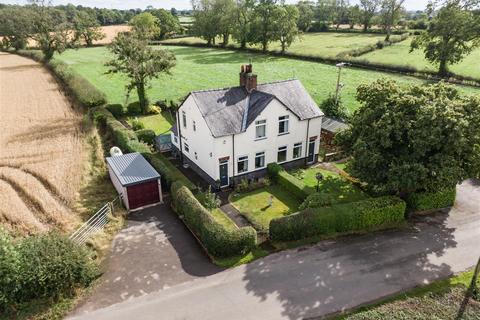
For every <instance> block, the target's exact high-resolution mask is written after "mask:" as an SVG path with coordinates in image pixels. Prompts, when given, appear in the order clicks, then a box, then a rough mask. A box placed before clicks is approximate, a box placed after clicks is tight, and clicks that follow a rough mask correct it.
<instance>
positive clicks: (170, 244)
mask: <svg viewBox="0 0 480 320" xmlns="http://www.w3.org/2000/svg"><path fill="white" fill-rule="evenodd" d="M221 270H222V269H220V268H219V267H216V266H215V265H213V264H212V263H211V262H210V260H209V259H208V258H207V256H206V255H205V254H204V252H203V251H202V249H201V247H200V246H199V245H198V243H197V242H196V240H195V239H194V238H193V236H192V235H191V233H190V232H189V231H188V230H187V229H186V228H185V226H184V224H183V223H182V221H180V219H178V217H177V216H176V215H175V213H173V212H172V211H171V209H170V207H168V205H160V206H155V207H151V208H148V209H145V210H142V211H139V212H135V213H131V214H130V215H129V217H128V221H127V226H126V227H125V228H124V229H123V230H122V231H121V232H120V233H119V234H118V235H117V236H116V237H115V239H114V241H113V244H112V249H111V253H110V255H109V257H108V258H107V265H106V270H105V273H104V274H103V276H102V278H101V283H100V284H99V285H98V287H96V288H95V289H94V292H93V293H92V295H91V296H90V297H88V299H87V300H86V301H84V302H83V303H82V304H80V305H79V306H78V307H77V309H76V310H75V311H74V314H77V315H78V314H82V313H85V312H90V311H93V310H96V309H99V308H103V307H106V306H109V305H112V304H114V303H118V302H122V301H125V300H128V299H131V298H133V297H138V296H142V295H145V294H147V293H150V292H154V291H158V290H162V289H166V288H169V287H171V286H174V285H178V284H180V283H183V282H187V281H191V280H193V279H196V278H201V277H205V276H208V275H212V274H214V273H217V272H219V271H221Z"/></svg>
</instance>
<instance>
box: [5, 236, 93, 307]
mask: <svg viewBox="0 0 480 320" xmlns="http://www.w3.org/2000/svg"><path fill="white" fill-rule="evenodd" d="M0 256H1V257H2V258H1V259H0V284H1V285H0V310H7V308H15V304H18V303H21V302H27V301H30V300H33V299H37V298H54V299H55V298H58V297H61V296H70V295H72V294H73V293H74V290H75V289H76V288H78V287H85V286H87V285H88V284H89V283H90V282H91V281H92V280H93V279H94V278H95V277H96V276H98V269H97V266H96V265H95V264H94V263H93V262H92V261H91V260H90V259H89V257H88V253H87V251H86V249H85V248H84V247H81V246H78V245H76V244H75V243H73V242H72V241H71V240H70V239H68V238H67V237H65V236H63V235H60V234H57V233H47V234H41V235H34V236H30V237H27V238H24V239H21V240H19V241H17V242H14V241H13V240H12V239H11V238H10V237H9V236H8V234H6V232H5V231H3V230H2V229H1V228H0Z"/></svg>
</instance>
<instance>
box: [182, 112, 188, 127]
mask: <svg viewBox="0 0 480 320" xmlns="http://www.w3.org/2000/svg"><path fill="white" fill-rule="evenodd" d="M182 122H183V127H184V128H186V127H187V114H186V113H185V111H182Z"/></svg>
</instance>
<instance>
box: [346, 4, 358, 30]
mask: <svg viewBox="0 0 480 320" xmlns="http://www.w3.org/2000/svg"><path fill="white" fill-rule="evenodd" d="M347 15H348V23H349V24H350V29H354V28H355V25H356V24H357V23H358V22H359V21H360V17H361V13H360V7H359V6H358V5H356V6H351V7H349V8H348V12H347Z"/></svg>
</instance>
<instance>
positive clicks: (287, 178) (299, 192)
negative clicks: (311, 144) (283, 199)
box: [267, 163, 315, 200]
mask: <svg viewBox="0 0 480 320" xmlns="http://www.w3.org/2000/svg"><path fill="white" fill-rule="evenodd" d="M267 172H268V174H269V175H270V177H271V178H272V179H273V180H274V181H275V182H276V183H278V184H279V185H280V186H282V187H283V188H284V189H285V190H287V191H288V192H290V193H291V194H292V195H293V196H295V197H296V198H298V199H300V200H304V199H305V198H306V197H308V196H309V195H310V194H312V193H313V192H314V191H315V190H313V189H312V188H309V187H307V186H305V184H304V183H303V182H302V181H299V180H298V179H296V178H295V177H294V176H292V175H291V174H289V173H288V172H287V171H285V170H284V169H283V168H282V167H281V166H280V165H279V164H277V163H270V164H268V165H267Z"/></svg>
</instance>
